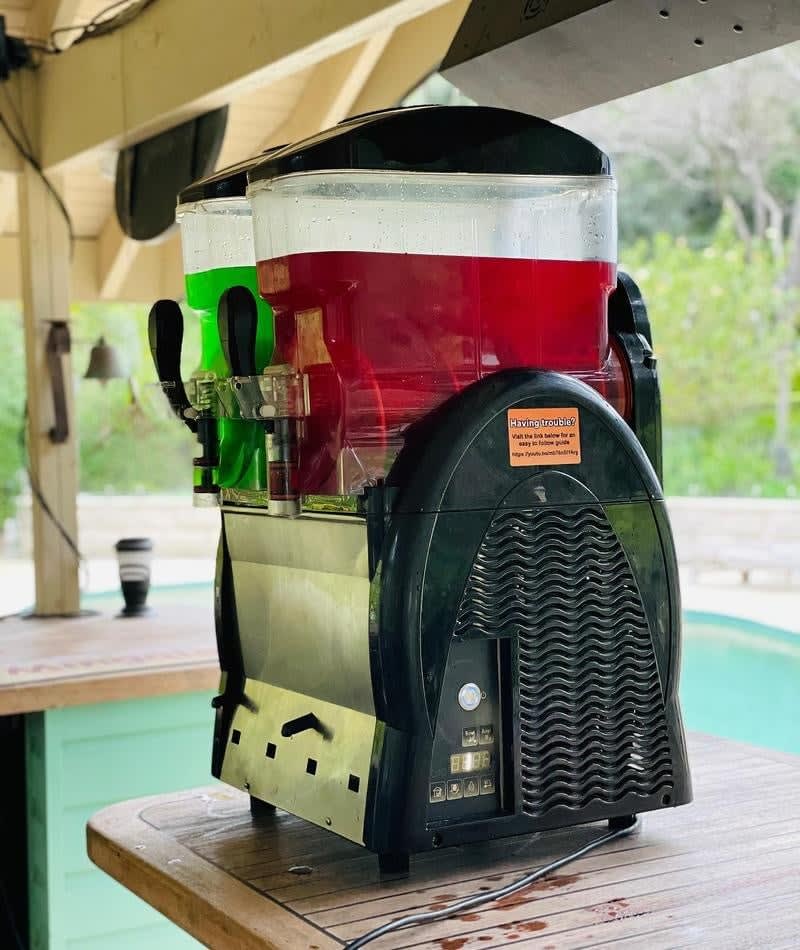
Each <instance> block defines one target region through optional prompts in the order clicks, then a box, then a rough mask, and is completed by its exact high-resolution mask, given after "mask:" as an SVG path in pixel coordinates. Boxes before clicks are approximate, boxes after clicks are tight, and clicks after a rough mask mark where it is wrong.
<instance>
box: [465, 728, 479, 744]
mask: <svg viewBox="0 0 800 950" xmlns="http://www.w3.org/2000/svg"><path fill="white" fill-rule="evenodd" d="M477 744H478V730H477V729H476V728H475V727H474V726H470V727H469V728H468V729H462V730H461V745H462V746H470V745H477Z"/></svg>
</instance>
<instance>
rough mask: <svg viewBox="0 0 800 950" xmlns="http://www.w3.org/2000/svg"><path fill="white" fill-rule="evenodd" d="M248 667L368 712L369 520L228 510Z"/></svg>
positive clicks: (255, 674) (258, 675)
mask: <svg viewBox="0 0 800 950" xmlns="http://www.w3.org/2000/svg"><path fill="white" fill-rule="evenodd" d="M225 531H226V537H227V542H228V549H229V551H230V558H231V564H232V571H233V586H234V591H235V596H236V609H237V616H238V623H239V636H240V642H241V651H242V659H243V664H244V672H245V675H246V676H247V677H248V679H250V680H254V681H258V682H262V683H270V684H272V685H273V686H277V687H281V688H282V689H288V690H292V691H293V692H299V693H304V694H306V695H308V696H315V697H317V698H318V699H320V700H323V701H325V702H328V703H335V704H338V705H340V706H343V707H346V708H350V709H354V710H357V711H358V712H361V713H365V714H367V715H374V712H375V708H374V701H373V693H372V675H371V670H370V655H369V635H368V611H369V592H370V584H369V571H368V557H367V530H366V523H365V522H364V521H363V520H362V519H358V518H318V517H308V518H305V517H304V518H296V519H292V520H289V519H284V518H271V517H269V516H267V515H264V514H261V513H260V512H246V513H233V512H226V514H225Z"/></svg>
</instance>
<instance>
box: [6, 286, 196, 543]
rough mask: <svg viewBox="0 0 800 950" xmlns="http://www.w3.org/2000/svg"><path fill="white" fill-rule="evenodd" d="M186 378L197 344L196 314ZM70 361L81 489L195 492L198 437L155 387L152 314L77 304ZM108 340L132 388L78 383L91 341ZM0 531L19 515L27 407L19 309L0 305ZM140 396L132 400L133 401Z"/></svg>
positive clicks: (119, 384)
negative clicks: (149, 339)
mask: <svg viewBox="0 0 800 950" xmlns="http://www.w3.org/2000/svg"><path fill="white" fill-rule="evenodd" d="M188 323H189V327H188V329H187V333H186V342H187V344H188V349H189V350H190V352H189V353H188V354H187V356H186V360H185V372H186V375H187V376H188V374H189V373H190V372H191V369H192V368H193V365H194V363H195V362H196V361H197V357H198V348H199V344H198V342H197V339H196V338H197V336H198V334H197V333H193V332H192V329H193V327H192V324H191V315H189V316H188ZM71 330H72V337H73V345H72V357H73V371H74V373H75V401H76V409H77V432H78V446H79V459H80V487H81V490H82V491H88V492H104V491H113V492H117V493H125V492H138V491H159V492H173V491H190V490H191V489H190V486H191V482H192V461H191V460H192V456H193V454H195V452H194V450H195V447H196V444H195V441H194V437H193V436H192V435H191V433H190V432H189V431H188V429H186V427H185V426H183V425H181V424H180V423H179V422H178V420H177V419H175V417H174V416H173V415H171V413H170V412H169V410H168V408H167V405H166V400H165V399H164V397H163V395H162V393H161V391H160V389H159V388H158V386H157V384H156V377H155V370H154V368H153V365H152V361H151V359H150V352H149V347H148V343H147V311H146V309H145V308H143V307H134V306H128V305H124V304H92V305H84V306H76V307H75V308H73V312H72V324H71ZM101 335H104V336H105V337H106V340H107V341H108V342H109V343H112V344H113V345H114V346H115V347H118V349H119V352H120V354H121V355H122V356H123V357H124V359H125V360H126V361H127V363H128V366H129V368H130V372H131V383H128V382H127V381H126V380H110V381H109V382H108V383H106V384H101V383H98V382H96V381H95V380H88V379H87V380H85V379H81V378H80V377H81V375H82V374H83V372H84V371H85V369H86V366H87V364H88V360H89V349H90V347H89V345H88V344H89V343H90V342H92V341H94V340H96V339H97V338H98V337H99V336H101ZM0 351H2V353H3V356H4V363H5V365H4V370H3V373H2V374H0V526H2V522H3V520H4V519H5V518H7V517H9V516H11V515H12V514H13V510H14V498H15V497H16V495H17V494H18V492H19V490H20V487H21V485H22V484H23V482H22V472H23V457H22V451H21V446H20V432H21V427H22V421H23V413H24V406H25V355H24V345H23V331H22V321H21V317H20V313H19V308H18V307H16V306H14V305H11V304H8V305H3V306H2V307H0ZM133 394H135V397H136V398H135V399H133V398H132V396H133Z"/></svg>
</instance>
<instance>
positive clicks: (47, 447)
mask: <svg viewBox="0 0 800 950" xmlns="http://www.w3.org/2000/svg"><path fill="white" fill-rule="evenodd" d="M51 180H52V179H51ZM53 184H54V185H55V186H56V187H59V182H58V180H57V179H56V180H55V181H53ZM19 222H20V252H21V253H20V257H21V265H22V268H21V269H22V301H23V312H24V321H25V366H26V387H27V399H28V457H29V460H30V469H31V474H32V477H33V482H34V483H35V486H36V487H37V488H38V489H39V491H40V492H41V494H42V496H43V497H44V500H45V501H46V503H47V506H48V507H49V509H50V510H51V512H52V514H53V516H54V517H55V518H56V519H57V520H58V522H59V524H60V525H61V527H62V528H63V530H64V531H65V532H66V534H67V535H68V536H69V537H70V538H72V540H73V541H74V542H75V543H77V537H78V524H77V489H78V480H77V457H76V455H77V442H76V436H77V432H76V422H75V411H74V396H73V386H72V361H71V357H70V354H69V353H64V354H62V355H61V356H60V357H59V359H60V360H61V361H62V363H61V365H62V370H63V381H64V394H65V401H66V414H67V421H68V425H69V434H68V436H67V438H66V440H65V441H63V442H60V443H54V442H53V441H51V438H50V430H51V429H52V427H53V426H54V424H55V421H56V419H55V411H54V400H53V387H52V385H51V379H50V371H49V369H48V362H47V353H46V344H47V337H48V333H49V331H50V326H51V321H69V271H70V241H69V233H68V230H67V225H66V222H65V220H64V217H63V215H62V213H61V211H60V210H59V207H58V205H57V203H56V201H55V199H54V198H53V196H52V194H50V192H49V191H48V189H47V186H46V185H45V184H44V182H43V181H42V179H41V177H40V176H39V175H38V174H37V173H36V172H35V171H34V170H33V169H32V168H31V167H30V165H26V166H25V168H24V169H23V170H22V171H21V172H20V174H19ZM32 494H33V498H32V516H33V561H34V567H35V574H36V604H35V613H36V614H37V616H54V615H59V614H74V613H77V612H78V610H79V608H80V591H79V584H78V569H79V564H78V559H77V557H76V555H75V552H74V551H73V550H72V549H71V548H70V546H69V544H68V543H67V541H66V540H65V538H64V536H63V535H62V533H61V531H60V530H59V527H58V526H57V525H56V524H55V523H54V521H53V519H52V518H50V517H49V516H48V514H47V513H46V512H45V510H44V508H43V506H42V504H41V501H40V500H39V499H37V497H36V492H35V491H34V492H33V493H32Z"/></svg>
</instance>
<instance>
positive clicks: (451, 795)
mask: <svg viewBox="0 0 800 950" xmlns="http://www.w3.org/2000/svg"><path fill="white" fill-rule="evenodd" d="M463 797H464V787H463V786H462V784H461V780H460V779H459V780H457V781H453V780H452V779H451V780H450V781H449V782H448V783H447V800H448V801H449V802H452V801H453V799H456V798H463Z"/></svg>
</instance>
